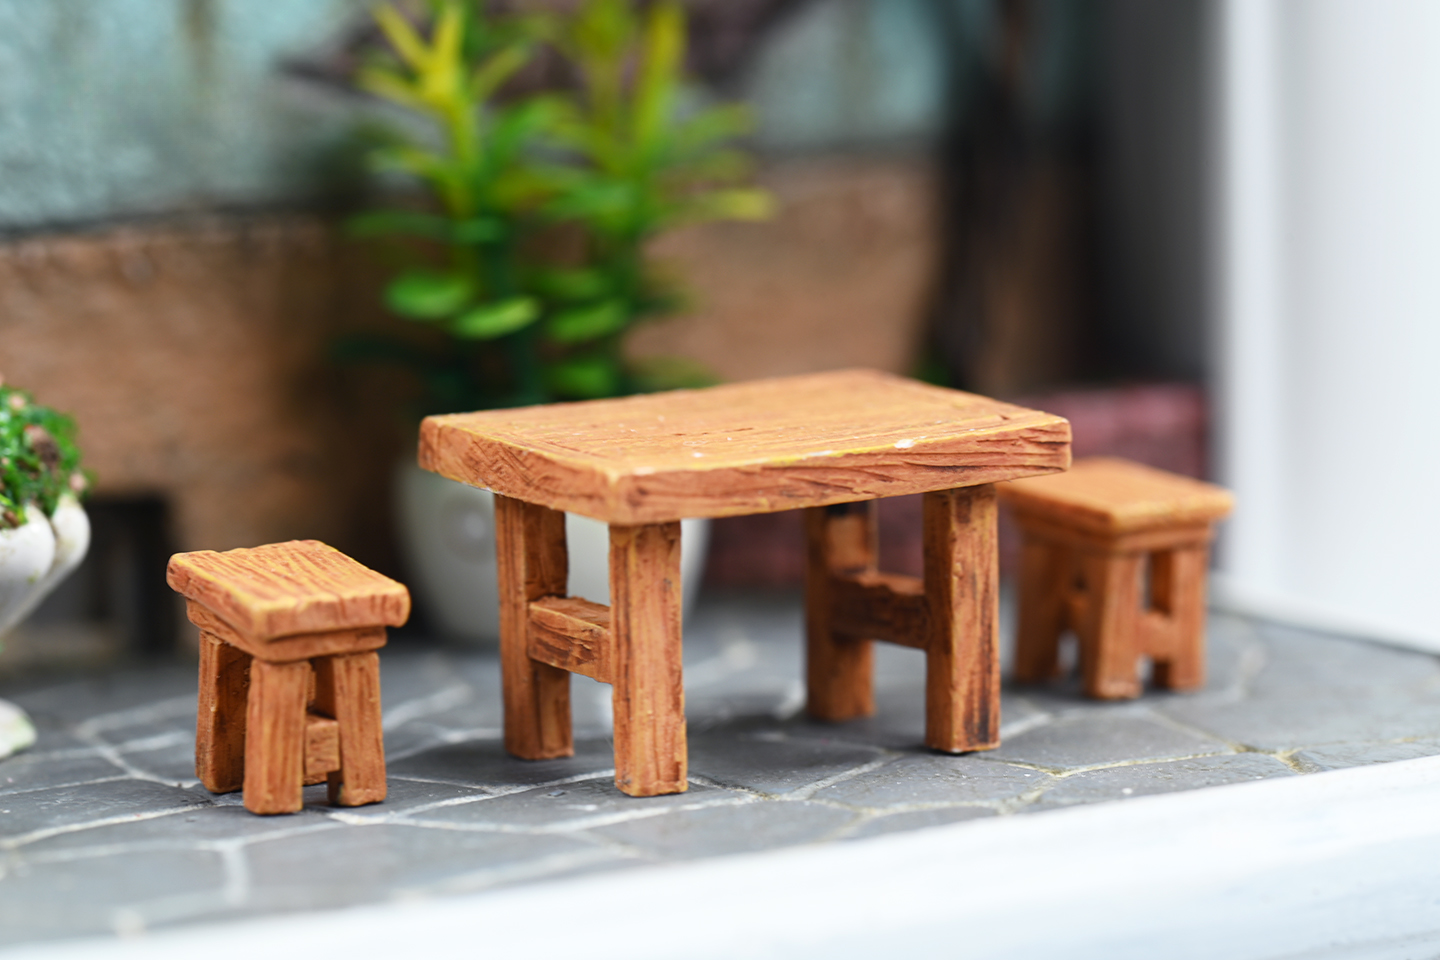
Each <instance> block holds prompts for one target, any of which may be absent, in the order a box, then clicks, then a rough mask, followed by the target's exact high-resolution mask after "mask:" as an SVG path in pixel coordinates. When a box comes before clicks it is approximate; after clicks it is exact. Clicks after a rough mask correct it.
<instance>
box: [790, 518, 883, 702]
mask: <svg viewBox="0 0 1440 960" xmlns="http://www.w3.org/2000/svg"><path fill="white" fill-rule="evenodd" d="M875 517H876V511H875V502H874V501H865V502H863V503H845V504H832V505H830V506H825V507H811V508H810V509H808V510H806V511H805V538H806V562H805V684H806V706H805V709H806V711H807V712H808V713H809V714H810V716H812V717H814V718H816V719H817V720H828V721H831V722H840V721H843V720H851V719H853V718H855V717H868V716H870V715H872V714H873V713H874V712H875V692H874V684H875V680H874V674H875V651H874V645H873V643H872V642H871V638H870V637H869V636H861V637H858V638H857V637H855V636H852V635H850V634H847V633H844V632H842V631H841V629H840V623H839V622H838V621H837V616H836V615H837V610H836V603H837V597H836V592H837V591H836V582H837V580H838V578H840V577H847V576H849V577H855V576H861V575H865V574H873V573H874V572H875V563H876V555H877V552H878V546H877V544H878V539H877V530H876V522H875Z"/></svg>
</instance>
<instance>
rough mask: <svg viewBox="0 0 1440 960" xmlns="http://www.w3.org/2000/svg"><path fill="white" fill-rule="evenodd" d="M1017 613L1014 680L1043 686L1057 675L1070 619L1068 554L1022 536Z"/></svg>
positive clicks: (1061, 548) (1062, 548)
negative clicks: (1062, 636) (1062, 642)
mask: <svg viewBox="0 0 1440 960" xmlns="http://www.w3.org/2000/svg"><path fill="white" fill-rule="evenodd" d="M1023 537H1024V546H1023V547H1022V551H1021V557H1020V612H1019V617H1018V620H1019V623H1018V624H1017V625H1016V631H1015V680H1016V681H1017V682H1019V683H1044V682H1045V681H1047V680H1050V679H1052V678H1054V677H1055V676H1056V675H1057V674H1058V673H1059V672H1060V635H1061V634H1062V633H1064V632H1065V625H1066V623H1067V622H1068V619H1069V616H1068V615H1069V605H1068V598H1069V596H1070V587H1071V584H1070V582H1069V581H1070V580H1071V579H1072V578H1073V576H1074V570H1073V564H1072V561H1071V551H1070V550H1069V549H1068V548H1067V547H1065V546H1063V545H1061V544H1058V543H1051V542H1049V541H1047V540H1042V539H1040V538H1039V537H1036V536H1033V535H1031V534H1028V533H1027V534H1023Z"/></svg>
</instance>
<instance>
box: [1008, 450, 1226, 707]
mask: <svg viewBox="0 0 1440 960" xmlns="http://www.w3.org/2000/svg"><path fill="white" fill-rule="evenodd" d="M1000 496H1001V499H1002V500H1004V501H1005V502H1006V503H1007V504H1009V506H1010V507H1011V508H1012V509H1013V510H1014V514H1015V519H1016V521H1017V523H1018V524H1019V526H1020V530H1021V535H1022V536H1023V538H1024V555H1023V559H1022V561H1021V563H1022V566H1021V572H1020V618H1019V619H1020V623H1019V628H1018V634H1017V640H1016V652H1015V679H1016V680H1018V681H1020V682H1022V683H1039V682H1042V681H1045V680H1049V679H1050V678H1051V677H1053V676H1055V674H1056V672H1057V670H1058V669H1059V642H1060V635H1061V634H1062V633H1063V632H1064V631H1065V629H1066V628H1067V627H1068V628H1070V629H1073V630H1074V631H1075V634H1076V636H1077V637H1078V638H1079V641H1080V664H1081V673H1082V676H1083V679H1084V686H1085V692H1086V694H1088V695H1089V696H1092V697H1098V698H1101V699H1107V700H1110V699H1124V698H1129V697H1137V696H1139V695H1140V679H1139V673H1138V671H1139V661H1140V658H1141V657H1150V658H1151V660H1152V662H1153V673H1152V675H1153V677H1154V679H1155V682H1156V684H1157V685H1159V686H1161V687H1166V688H1168V689H1171V690H1193V689H1195V688H1197V687H1200V686H1202V685H1203V684H1204V683H1205V571H1206V566H1207V560H1208V556H1209V544H1210V539H1211V535H1212V527H1213V525H1214V522H1215V521H1216V520H1218V519H1220V518H1221V517H1223V516H1225V515H1226V514H1228V513H1229V512H1230V508H1231V504H1232V498H1231V496H1230V493H1229V492H1228V491H1226V490H1222V489H1221V488H1220V487H1216V486H1213V485H1211V484H1208V483H1202V482H1200V481H1199V480H1192V479H1190V478H1189V477H1181V476H1176V475H1175V474H1171V473H1165V472H1164V471H1161V470H1155V469H1152V468H1150V467H1145V466H1141V465H1140V464H1138V463H1130V462H1128V461H1125V460H1113V459H1109V458H1103V457H1096V458H1092V459H1086V460H1080V461H1077V462H1076V463H1075V465H1074V466H1073V467H1072V468H1071V469H1070V472H1069V473H1065V474H1060V475H1058V476H1053V477H1034V478H1031V479H1028V480H1016V481H1012V482H1010V483H1005V484H1001V485H1000ZM1147 563H1148V582H1149V589H1148V594H1147V591H1146V590H1145V588H1144V583H1145V579H1146V573H1147Z"/></svg>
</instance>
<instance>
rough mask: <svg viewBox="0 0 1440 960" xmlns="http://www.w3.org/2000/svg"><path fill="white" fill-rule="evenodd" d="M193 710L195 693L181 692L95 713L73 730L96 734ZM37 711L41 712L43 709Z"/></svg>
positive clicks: (79, 732) (85, 735)
mask: <svg viewBox="0 0 1440 960" xmlns="http://www.w3.org/2000/svg"><path fill="white" fill-rule="evenodd" d="M194 711H195V695H194V694H181V695H180V696H175V697H167V698H165V699H164V700H159V701H156V702H155V703H147V704H142V705H140V706H138V707H127V708H125V709H124V710H112V711H111V712H109V713H101V714H97V715H95V716H93V717H90V718H89V719H86V720H83V721H81V722H80V723H78V724H76V725H75V727H74V728H73V730H74V732H75V734H76V735H77V736H81V737H90V736H98V735H99V734H100V733H102V732H103V731H105V730H114V729H117V728H120V727H127V726H137V725H139V724H142V723H150V722H154V721H156V720H169V719H171V718H173V717H176V716H184V715H185V714H187V713H191V714H193V713H194ZM39 712H41V713H43V712H44V711H39Z"/></svg>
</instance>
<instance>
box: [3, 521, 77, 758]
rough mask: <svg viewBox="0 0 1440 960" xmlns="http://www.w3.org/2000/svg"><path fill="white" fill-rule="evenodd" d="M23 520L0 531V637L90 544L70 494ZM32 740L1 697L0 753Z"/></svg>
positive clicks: (20, 714)
mask: <svg viewBox="0 0 1440 960" xmlns="http://www.w3.org/2000/svg"><path fill="white" fill-rule="evenodd" d="M25 513H26V517H27V519H26V522H25V523H24V525H22V526H20V527H16V528H15V529H13V530H0V638H3V637H4V636H5V634H6V633H8V632H10V630H11V629H13V628H14V627H15V625H16V624H18V623H20V621H22V620H24V619H25V618H26V617H27V616H29V615H30V612H31V611H32V610H34V609H35V608H36V607H37V606H39V605H40V601H41V600H44V599H45V597H46V596H47V595H48V594H49V593H50V591H51V590H54V589H55V587H56V586H58V585H59V583H60V581H61V580H64V579H65V578H66V577H67V576H69V575H70V573H71V571H73V570H74V569H75V568H76V567H77V566H79V565H80V561H81V560H83V559H85V551H86V550H88V549H89V548H90V518H89V517H87V516H86V515H85V510H84V508H83V507H81V506H80V504H79V503H78V502H77V501H76V500H75V498H73V497H68V496H67V497H65V498H63V499H62V500H61V501H60V504H59V505H58V506H57V507H56V508H55V515H54V516H53V517H49V518H47V517H46V516H45V514H44V512H43V511H42V510H41V509H40V508H39V507H38V506H35V505H31V506H30V507H29V508H27V509H26V511H25ZM34 742H35V728H34V726H32V725H31V723H30V720H29V718H28V717H26V716H25V713H24V711H22V710H21V709H20V708H19V707H17V706H15V705H14V704H12V703H8V702H6V701H4V700H0V757H7V756H9V755H10V754H12V753H14V752H15V751H16V750H23V749H24V748H25V747H28V746H30V744H32V743H34Z"/></svg>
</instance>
